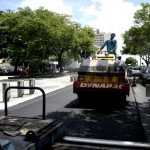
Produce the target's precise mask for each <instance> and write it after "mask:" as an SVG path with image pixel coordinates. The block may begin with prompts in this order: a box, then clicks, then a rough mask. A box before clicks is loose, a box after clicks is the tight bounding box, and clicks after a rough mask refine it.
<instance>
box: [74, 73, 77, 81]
mask: <svg viewBox="0 0 150 150" xmlns="http://www.w3.org/2000/svg"><path fill="white" fill-rule="evenodd" d="M74 81H77V74H76V73H74Z"/></svg>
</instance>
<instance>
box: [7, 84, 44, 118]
mask: <svg viewBox="0 0 150 150" xmlns="http://www.w3.org/2000/svg"><path fill="white" fill-rule="evenodd" d="M10 89H37V90H40V91H41V92H42V94H43V109H42V112H43V116H42V118H43V119H45V114H46V110H45V109H46V107H45V106H46V96H45V91H44V90H43V89H42V88H40V87H25V86H10V87H8V88H7V89H6V90H5V91H4V105H5V106H4V108H5V116H7V115H8V110H7V109H8V108H7V93H8V91H9V90H10Z"/></svg>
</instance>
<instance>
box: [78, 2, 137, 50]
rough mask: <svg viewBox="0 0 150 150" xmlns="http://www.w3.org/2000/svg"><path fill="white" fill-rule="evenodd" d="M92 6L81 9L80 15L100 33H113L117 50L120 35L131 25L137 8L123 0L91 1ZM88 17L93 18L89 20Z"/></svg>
mask: <svg viewBox="0 0 150 150" xmlns="http://www.w3.org/2000/svg"><path fill="white" fill-rule="evenodd" d="M91 1H92V2H93V4H92V5H91V6H89V7H86V8H81V9H80V11H81V13H82V15H83V16H84V20H85V18H86V19H87V20H88V24H89V25H90V26H92V27H94V28H98V29H100V31H101V32H108V33H109V32H114V33H116V35H117V36H116V39H117V41H118V50H120V49H121V46H122V43H123V41H122V37H121V34H122V33H124V32H125V31H126V30H128V29H129V28H130V27H131V26H132V25H133V15H134V12H135V11H136V10H137V9H138V8H139V7H136V6H134V5H133V3H130V2H124V1H123V0H91ZM89 16H95V19H94V20H93V19H91V20H90V17H89Z"/></svg>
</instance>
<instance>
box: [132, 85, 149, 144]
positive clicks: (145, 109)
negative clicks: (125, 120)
mask: <svg viewBox="0 0 150 150" xmlns="http://www.w3.org/2000/svg"><path fill="white" fill-rule="evenodd" d="M132 89H133V91H134V96H135V100H136V102H137V105H138V110H139V113H140V114H139V115H140V118H141V123H142V126H143V129H144V132H145V136H146V139H147V142H148V143H150V97H146V89H145V87H143V86H142V85H141V84H136V87H132Z"/></svg>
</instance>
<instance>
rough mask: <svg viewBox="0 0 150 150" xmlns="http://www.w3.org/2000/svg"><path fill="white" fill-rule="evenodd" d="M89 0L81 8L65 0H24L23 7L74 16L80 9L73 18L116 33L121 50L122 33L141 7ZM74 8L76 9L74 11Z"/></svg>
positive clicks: (117, 0)
mask: <svg viewBox="0 0 150 150" xmlns="http://www.w3.org/2000/svg"><path fill="white" fill-rule="evenodd" d="M88 1H91V2H92V4H91V5H90V6H88V7H85V6H84V5H81V7H79V8H74V7H75V6H74V5H73V4H72V5H71V1H70V6H69V5H65V0H54V1H53V0H23V1H22V3H21V7H25V6H29V7H30V8H31V9H38V8H39V7H44V8H46V9H48V10H51V11H55V12H58V13H65V14H69V15H72V16H73V15H74V16H75V13H76V12H77V11H79V12H80V13H79V14H78V18H72V19H73V20H75V21H76V22H79V23H81V24H82V25H89V26H91V27H93V28H97V29H100V31H101V32H107V33H109V32H114V33H116V39H117V41H118V51H120V49H121V47H122V43H123V41H122V37H121V35H122V34H123V33H124V32H125V31H126V30H128V29H129V28H130V27H131V26H132V25H133V15H134V13H135V11H136V10H137V9H139V6H138V7H136V6H134V4H133V3H131V2H125V1H124V0H88ZM85 3H86V1H85ZM73 8H74V9H75V11H74V12H73ZM73 13H74V14H73ZM79 15H80V16H79ZM74 16H73V17H74Z"/></svg>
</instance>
